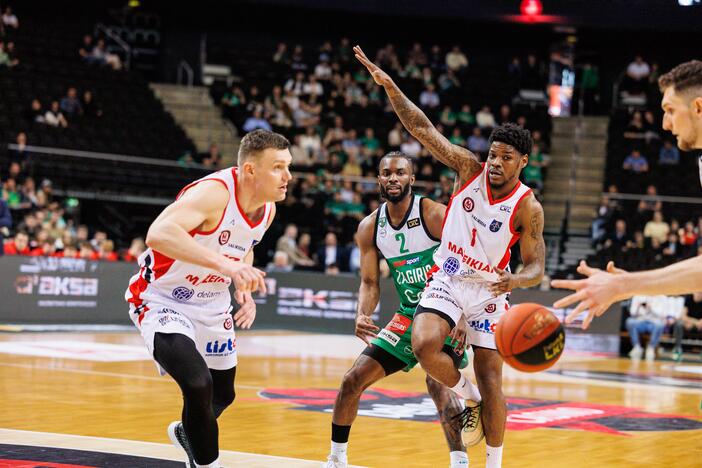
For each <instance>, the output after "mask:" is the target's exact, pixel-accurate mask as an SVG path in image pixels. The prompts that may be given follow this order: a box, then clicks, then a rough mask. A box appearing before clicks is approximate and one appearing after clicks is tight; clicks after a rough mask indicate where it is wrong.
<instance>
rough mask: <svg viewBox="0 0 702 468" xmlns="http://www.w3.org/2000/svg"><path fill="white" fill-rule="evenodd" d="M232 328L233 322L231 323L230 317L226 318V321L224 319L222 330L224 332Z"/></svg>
mask: <svg viewBox="0 0 702 468" xmlns="http://www.w3.org/2000/svg"><path fill="white" fill-rule="evenodd" d="M232 326H233V322H232V318H231V317H227V318H226V319H224V329H225V330H231V329H232Z"/></svg>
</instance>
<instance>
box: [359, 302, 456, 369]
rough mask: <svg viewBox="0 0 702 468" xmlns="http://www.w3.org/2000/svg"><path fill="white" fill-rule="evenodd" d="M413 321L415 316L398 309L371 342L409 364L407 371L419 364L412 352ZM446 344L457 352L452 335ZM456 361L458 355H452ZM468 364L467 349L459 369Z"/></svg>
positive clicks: (453, 351)
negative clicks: (452, 341)
mask: <svg viewBox="0 0 702 468" xmlns="http://www.w3.org/2000/svg"><path fill="white" fill-rule="evenodd" d="M412 321H413V317H411V316H408V315H407V314H405V313H403V312H402V311H398V312H397V313H395V315H394V316H393V317H392V320H390V323H388V324H387V325H386V326H385V328H383V329H382V330H380V332H378V337H377V338H374V339H373V340H372V341H371V343H372V344H374V345H375V346H377V347H379V348H381V349H383V350H384V351H387V352H388V353H390V354H391V355H393V356H394V357H396V358H397V359H399V360H400V361H402V362H404V363H405V364H407V366H406V367H405V368H404V369H403V370H404V371H405V372H409V371H410V370H412V368H413V367H414V366H416V365H417V362H418V361H417V358H416V357H415V355H414V353H413V352H412ZM446 346H448V347H450V348H451V352H452V353H454V354H457V353H456V352H455V350H453V346H452V345H451V337H450V336H447V337H446V341H445V342H444V349H446ZM452 358H454V361H457V360H458V358H457V356H452ZM467 366H468V353H466V352H465V351H464V352H463V355H462V357H461V360H460V364H459V366H458V368H459V369H463V368H465V367H467Z"/></svg>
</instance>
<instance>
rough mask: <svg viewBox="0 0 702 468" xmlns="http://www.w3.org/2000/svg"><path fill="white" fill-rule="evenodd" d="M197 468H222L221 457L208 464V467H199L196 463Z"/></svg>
mask: <svg viewBox="0 0 702 468" xmlns="http://www.w3.org/2000/svg"><path fill="white" fill-rule="evenodd" d="M195 467H196V468H221V465H220V464H219V457H217V459H216V460H215V461H213V462H212V463H208V464H207V465H198V464H197V463H195Z"/></svg>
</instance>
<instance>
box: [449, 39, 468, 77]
mask: <svg viewBox="0 0 702 468" xmlns="http://www.w3.org/2000/svg"><path fill="white" fill-rule="evenodd" d="M446 68H447V69H448V70H451V71H453V72H454V73H456V74H457V75H461V74H463V73H465V72H466V71H467V70H468V58H467V57H466V55H465V54H464V53H463V52H462V51H461V48H460V47H459V46H457V45H456V46H453V48H452V49H451V51H450V52H449V53H447V54H446Z"/></svg>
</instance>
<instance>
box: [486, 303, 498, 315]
mask: <svg viewBox="0 0 702 468" xmlns="http://www.w3.org/2000/svg"><path fill="white" fill-rule="evenodd" d="M496 310H497V305H496V304H488V305H486V306H485V312H487V313H488V314H491V313H493V312H495V311H496Z"/></svg>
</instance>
